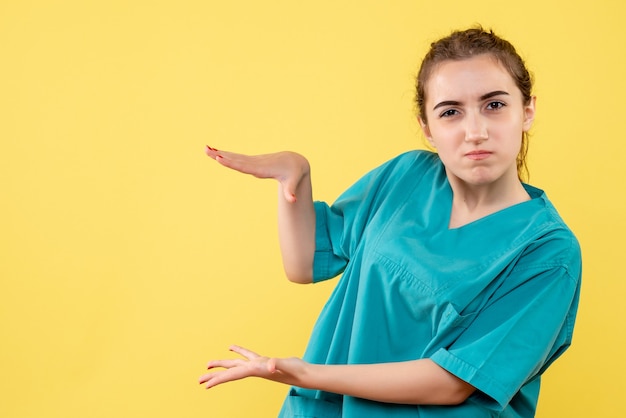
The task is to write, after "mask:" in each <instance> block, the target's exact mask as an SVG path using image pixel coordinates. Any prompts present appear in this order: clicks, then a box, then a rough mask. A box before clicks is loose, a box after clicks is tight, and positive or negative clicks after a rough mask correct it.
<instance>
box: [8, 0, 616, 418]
mask: <svg viewBox="0 0 626 418" xmlns="http://www.w3.org/2000/svg"><path fill="white" fill-rule="evenodd" d="M625 17H626V6H624V3H623V2H622V1H620V0H614V1H608V0H606V1H593V2H591V1H568V2H564V1H563V2H560V1H554V2H551V1H546V0H528V1H516V2H506V3H503V2H501V1H471V2H467V1H463V2H454V1H442V2H437V1H428V2H426V1H409V0H404V1H390V2H383V1H331V0H318V1H315V2H297V1H287V0H285V1H254V0H248V1H201V0H195V1H191V0H177V1H173V0H172V1H166V0H161V1H159V0H150V1H148V0H141V1H129V0H109V1H94V0H92V1H89V0H80V1H79V0H75V1H43V0H40V1H36V0H32V1H30V0H20V1H13V0H1V1H0V141H1V148H0V192H1V194H0V198H1V199H2V200H1V206H0V234H1V235H0V236H1V239H0V376H1V377H0V416H2V417H6V418H16V417H19V418H26V417H64V418H72V417H196V416H211V417H272V416H275V415H276V412H277V410H278V408H279V406H280V405H281V403H282V398H283V395H284V393H285V391H286V388H285V387H282V386H280V385H277V384H273V383H270V382H265V381H260V380H255V379H251V380H248V381H240V382H236V383H232V384H230V385H226V386H223V387H218V388H215V389H213V390H211V391H205V390H204V389H202V388H201V387H200V386H198V385H197V384H196V380H197V377H198V376H199V375H200V374H201V373H203V371H204V365H205V363H206V362H207V361H208V360H209V359H212V358H219V357H223V356H228V352H227V347H228V346H229V345H230V344H232V343H238V344H241V345H245V346H249V347H250V348H252V349H255V350H257V351H260V352H262V353H266V354H268V355H275V356H289V355H301V354H302V352H303V350H304V347H305V344H306V341H307V339H308V335H309V332H310V330H311V327H312V324H313V322H314V320H315V318H316V316H317V314H318V312H319V310H320V309H321V306H322V305H323V303H324V301H325V298H326V297H327V295H328V294H329V292H330V291H331V290H332V286H333V285H334V282H329V283H325V284H322V285H319V286H297V285H293V284H289V283H288V282H287V281H286V280H285V279H284V278H283V273H282V267H281V264H280V257H279V252H278V245H277V238H276V232H275V229H276V222H275V205H276V202H275V200H276V196H275V195H276V186H275V184H273V183H272V182H271V181H260V180H256V179H253V178H247V177H244V176H241V175H237V174H235V173H231V172H227V171H226V170H224V169H222V168H221V167H219V166H217V165H216V164H215V163H214V162H212V161H210V160H209V159H208V158H207V157H206V156H204V154H203V146H204V145H205V144H206V143H208V144H210V145H212V146H214V147H217V148H223V149H231V150H238V151H242V152H247V153H257V152H258V153H260V152H269V151H275V150H281V149H292V150H296V151H299V152H301V153H303V154H305V155H307V156H308V157H309V158H310V160H311V163H312V166H313V180H314V188H315V189H314V190H315V192H314V193H315V197H316V198H317V199H323V200H328V201H332V200H334V199H335V198H336V197H337V195H338V194H339V193H340V192H341V191H342V190H344V189H345V188H346V187H348V186H349V185H350V184H351V183H352V182H353V181H354V180H356V179H357V178H358V177H360V176H361V175H362V174H363V173H364V172H365V171H367V170H369V169H370V168H373V167H374V166H376V165H378V164H380V163H382V162H383V161H385V160H387V159H389V158H391V157H393V156H394V155H396V154H398V153H400V152H402V151H405V150H408V149H411V148H415V147H423V145H424V140H423V138H422V137H421V135H420V134H419V132H418V125H417V123H416V122H415V118H414V109H413V102H412V97H413V77H414V75H415V73H416V71H417V68H418V65H419V61H420V59H421V57H422V56H423V54H424V52H425V50H426V48H427V46H428V44H429V42H430V41H432V40H435V39H437V38H439V37H440V36H443V35H446V34H448V33H449V31H450V30H451V29H454V28H465V27H467V26H469V25H472V24H474V23H476V22H480V23H482V24H483V25H484V26H486V27H492V28H494V29H495V30H496V31H497V32H498V33H500V34H501V35H502V36H504V37H505V38H507V39H509V40H511V41H512V42H513V43H514V44H515V45H516V46H517V48H518V49H519V50H520V52H521V53H522V55H523V56H524V57H525V58H526V60H527V63H528V65H529V66H530V68H531V69H532V70H533V72H534V73H535V76H536V80H537V82H536V94H537V95H538V97H539V98H538V116H537V121H536V124H535V127H534V129H533V137H532V142H531V148H530V155H531V158H530V170H531V182H532V183H533V184H535V185H538V186H540V187H542V188H544V189H545V190H546V191H547V193H548V195H549V196H550V197H551V199H552V200H553V202H554V203H555V204H556V206H557V207H558V208H559V209H560V212H561V214H562V216H563V217H564V219H565V220H566V221H567V222H568V223H569V225H570V226H571V227H572V229H573V230H574V231H575V232H576V234H577V235H578V237H579V239H580V241H581V244H582V248H583V251H584V286H583V294H582V300H581V307H580V311H579V320H578V324H577V329H576V334H575V339H574V345H573V347H572V348H571V350H570V351H569V352H568V353H567V354H566V355H565V356H564V357H563V358H562V359H561V360H560V361H558V362H557V363H556V364H555V365H554V367H553V368H552V369H551V370H550V371H549V372H548V373H547V375H546V378H545V381H544V388H543V392H542V396H541V399H540V404H539V413H538V417H540V418H541V417H543V418H547V417H551V418H552V417H578V416H580V417H624V416H626V404H624V402H623V395H624V393H625V388H624V384H623V376H624V375H625V374H626V362H625V360H624V354H623V351H624V350H623V349H624V346H625V345H626V338H625V332H624V318H625V317H626V304H625V303H624V299H625V298H626V288H625V285H624V280H623V279H624V274H623V272H622V269H621V268H620V267H619V266H620V265H621V261H623V259H624V255H623V252H624V249H625V248H624V244H623V237H624V236H626V222H625V221H624V214H625V213H626V198H625V187H624V183H625V182H624V158H625V155H626V140H625V139H624V132H623V130H624V129H623V126H624V120H625V114H624V113H623V112H624V109H625V105H624V103H625V101H626V77H625V76H624V75H625V74H626V54H625V53H624V43H625V41H626V25H624V18H625Z"/></svg>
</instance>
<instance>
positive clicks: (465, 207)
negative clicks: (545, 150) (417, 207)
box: [449, 176, 530, 228]
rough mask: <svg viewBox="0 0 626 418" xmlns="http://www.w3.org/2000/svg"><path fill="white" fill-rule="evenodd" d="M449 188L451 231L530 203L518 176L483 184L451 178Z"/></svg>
mask: <svg viewBox="0 0 626 418" xmlns="http://www.w3.org/2000/svg"><path fill="white" fill-rule="evenodd" d="M450 186H451V187H452V193H453V198H452V211H451V216H450V225H449V227H450V228H458V227H461V226H463V225H466V224H468V223H470V222H473V221H476V220H478V219H480V218H483V217H485V216H488V215H490V214H492V213H495V212H498V211H500V210H503V209H506V208H508V207H509V206H513V205H516V204H518V203H522V202H525V201H527V200H530V196H529V195H528V193H527V192H526V189H524V186H523V185H522V183H521V182H520V181H519V179H518V178H517V176H516V177H515V178H514V179H509V180H507V179H504V178H502V179H500V180H499V181H496V182H493V183H489V184H484V185H470V184H467V183H464V182H463V181H461V180H459V179H450Z"/></svg>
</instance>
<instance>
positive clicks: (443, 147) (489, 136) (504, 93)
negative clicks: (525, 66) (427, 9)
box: [420, 55, 535, 186]
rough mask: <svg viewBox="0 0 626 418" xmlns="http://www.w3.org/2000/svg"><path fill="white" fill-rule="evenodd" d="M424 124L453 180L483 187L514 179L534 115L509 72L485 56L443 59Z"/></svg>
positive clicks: (429, 92) (429, 95)
mask: <svg viewBox="0 0 626 418" xmlns="http://www.w3.org/2000/svg"><path fill="white" fill-rule="evenodd" d="M425 96H426V102H425V108H426V118H427V120H428V124H426V123H425V122H424V121H423V120H420V124H421V126H422V129H423V131H424V134H425V135H426V138H427V139H428V141H429V142H430V143H431V144H432V146H433V147H435V149H436V150H437V152H438V153H439V156H440V158H441V160H442V161H443V163H444V165H445V167H446V172H447V173H448V177H449V178H450V180H451V181H457V180H460V181H461V182H463V183H465V184H467V185H472V186H473V185H475V186H480V185H487V184H492V183H494V182H498V181H511V180H513V181H518V180H517V165H516V158H517V154H518V153H519V150H520V146H521V141H522V132H525V131H528V130H529V129H530V127H531V125H532V121H533V118H534V115H535V98H534V97H533V99H532V100H531V102H530V103H529V104H527V105H525V104H524V103H523V99H522V94H521V92H520V90H519V88H518V87H517V86H516V84H515V82H514V80H513V78H512V77H511V75H510V74H509V73H508V71H507V70H506V69H505V68H504V67H503V66H502V65H501V64H500V63H498V62H497V61H496V60H495V59H494V58H493V57H491V56H489V55H479V56H476V57H473V58H470V59H466V60H461V61H444V62H443V63H441V64H439V66H438V67H436V68H435V70H434V71H433V73H432V74H431V76H430V79H429V80H428V81H427V84H426V89H425Z"/></svg>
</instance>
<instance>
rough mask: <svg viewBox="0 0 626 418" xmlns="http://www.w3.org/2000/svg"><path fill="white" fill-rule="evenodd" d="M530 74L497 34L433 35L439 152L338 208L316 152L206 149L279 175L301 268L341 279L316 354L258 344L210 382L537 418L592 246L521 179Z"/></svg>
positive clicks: (313, 402)
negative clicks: (318, 185)
mask: <svg viewBox="0 0 626 418" xmlns="http://www.w3.org/2000/svg"><path fill="white" fill-rule="evenodd" d="M531 87H532V83H531V78H530V75H529V72H528V70H527V69H526V67H525V65H524V63H523V61H522V59H521V58H520V57H519V55H518V54H517V53H516V51H515V49H514V48H513V46H512V45H511V44H509V43H508V42H507V41H505V40H503V39H501V38H499V37H497V36H496V35H494V34H493V32H488V31H484V30H483V29H482V28H477V29H469V30H466V31H458V32H454V33H452V34H451V35H450V36H448V37H446V38H443V39H441V40H439V41H437V42H435V43H433V44H432V45H431V49H430V51H429V52H428V54H427V55H426V57H425V58H424V61H423V62H422V66H421V68H420V72H419V75H418V79H417V104H418V111H419V122H420V125H421V128H422V130H423V132H424V135H425V137H426V138H427V140H428V141H429V142H430V144H431V145H432V146H433V147H434V149H435V150H436V153H435V152H427V151H411V152H407V153H405V154H402V155H400V156H398V157H396V158H394V159H393V160H391V161H389V162H387V163H385V164H384V165H382V166H381V167H378V168H376V169H375V170H373V171H371V172H370V173H368V174H367V175H365V176H364V177H363V178H362V179H360V180H359V181H358V182H357V183H356V184H354V185H353V186H352V187H351V188H349V189H348V190H347V191H346V192H345V193H344V194H342V196H340V198H339V199H338V200H337V202H335V203H334V204H333V205H332V206H331V207H329V206H328V205H326V204H325V203H323V202H313V200H312V197H311V196H312V193H311V181H310V175H309V173H310V169H309V164H308V162H307V160H306V159H305V158H304V157H302V156H301V155H298V154H296V153H292V152H281V153H276V154H268V155H261V156H245V155H241V154H235V153H230V152H223V151H218V150H216V149H214V148H211V147H207V150H206V152H207V154H208V155H209V156H210V157H212V158H214V159H215V160H216V161H217V162H219V163H220V164H222V165H224V166H226V167H228V168H231V169H234V170H237V171H240V172H243V173H247V174H251V175H254V176H256V177H260V178H274V179H276V180H278V183H279V188H280V194H279V237H280V244H281V252H282V256H283V262H284V267H285V272H286V274H287V277H288V278H289V279H290V280H292V281H294V282H298V283H310V282H316V281H320V280H325V279H328V278H332V277H335V276H337V275H338V274H340V273H343V274H342V277H341V279H340V280H339V282H338V284H337V287H336V288H335V290H334V292H333V294H332V295H331V297H330V299H329V301H328V303H327V304H326V306H325V307H324V309H323V311H322V313H321V315H320V317H319V319H318V322H317V323H316V326H315V328H314V330H313V334H312V336H311V340H310V343H309V347H308V349H307V351H306V353H305V355H304V357H303V359H302V360H301V359H298V358H268V357H264V356H260V355H257V354H255V353H253V352H251V351H249V350H247V349H244V348H241V347H237V346H233V347H231V350H232V351H234V352H236V353H238V354H240V355H242V356H243V358H242V359H235V360H217V361H212V362H210V363H209V366H208V368H209V369H215V368H218V371H212V372H210V373H208V374H205V375H204V376H202V377H201V378H200V383H204V384H206V386H207V388H210V387H213V386H215V385H218V384H221V383H224V382H229V381H233V380H237V379H241V378H245V377H250V376H256V377H262V378H265V379H269V380H273V381H277V382H280V383H285V384H289V385H292V388H291V390H290V393H289V396H288V397H287V399H286V401H285V403H284V405H283V408H282V411H281V415H280V416H283V417H293V416H298V417H352V418H362V417H367V418H373V417H389V416H394V417H457V418H458V417H461V418H471V417H532V416H534V414H535V409H536V404H537V398H538V394H539V385H540V377H541V374H542V373H543V372H544V371H545V370H546V368H547V367H548V366H549V365H550V364H551V363H552V362H553V361H554V360H555V359H556V358H557V357H558V356H560V355H561V354H562V353H563V352H564V351H565V349H566V348H567V347H568V346H569V344H570V342H571V337H572V331H573V326H574V320H575V316H576V309H577V305H578V295H579V289H580V276H581V255H580V248H579V245H578V242H577V240H576V238H575V237H574V235H573V234H572V232H571V231H570V230H569V229H568V228H567V226H566V225H565V223H564V222H563V221H562V220H561V218H560V217H559V215H558V214H557V212H556V210H555V209H554V207H553V206H552V204H551V203H550V201H549V200H548V199H547V197H546V195H545V194H544V192H543V191H541V190H539V189H537V188H534V187H532V186H530V185H527V184H524V183H522V182H521V180H520V179H521V178H522V176H523V174H524V171H525V160H524V158H525V154H526V149H527V136H526V133H527V132H528V130H529V129H530V127H531V125H532V122H533V119H534V116H535V97H533V96H532V95H531Z"/></svg>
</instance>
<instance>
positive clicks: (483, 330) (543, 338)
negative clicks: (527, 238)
mask: <svg viewBox="0 0 626 418" xmlns="http://www.w3.org/2000/svg"><path fill="white" fill-rule="evenodd" d="M559 245H560V248H561V251H560V253H561V254H560V255H558V256H557V255H556V254H555V252H554V251H553V250H554V248H555V247H559ZM551 247H552V248H551ZM566 248H567V247H566ZM562 249H563V241H561V240H557V241H556V242H552V243H551V244H547V245H539V246H538V248H537V249H535V250H533V251H532V253H534V254H531V255H530V256H529V258H534V260H533V262H532V263H522V264H520V265H519V266H517V267H515V268H514V269H513V270H512V272H511V273H510V276H509V277H507V279H506V281H505V284H504V285H503V286H502V288H501V289H500V290H499V291H498V292H497V294H496V295H494V297H493V300H492V301H491V302H490V303H489V304H488V305H487V306H486V307H485V308H484V309H483V310H482V311H481V312H480V313H478V315H477V316H476V318H475V320H474V321H473V322H472V323H471V324H470V325H469V326H468V328H467V329H466V330H465V331H464V332H463V334H461V336H460V337H459V338H458V339H457V340H456V341H455V342H454V343H453V344H452V345H451V346H450V347H447V348H442V349H439V350H438V351H437V352H435V353H434V355H433V356H432V357H431V359H432V360H433V361H434V362H435V363H437V364H439V365H440V366H441V367H443V368H444V369H446V370H448V371H449V372H451V373H452V374H454V375H456V376H457V377H459V378H461V379H463V380H464V381H466V382H468V383H470V384H471V385H473V386H474V387H476V389H477V390H478V391H477V392H476V393H475V394H474V395H473V400H474V401H476V402H479V403H483V404H485V405H486V406H487V407H489V408H492V409H496V410H502V409H503V408H504V407H506V405H507V404H508V403H509V402H510V400H511V399H512V398H513V396H515V394H516V393H517V392H518V391H519V390H520V388H521V387H522V386H523V385H524V384H525V383H526V382H528V381H530V380H531V379H533V378H534V377H535V376H537V375H539V374H541V373H543V371H544V370H545V369H546V368H547V367H548V366H549V365H550V364H551V363H552V362H553V361H554V360H555V359H556V358H557V357H559V356H560V355H561V354H562V353H563V352H564V351H565V350H566V349H567V348H568V347H569V345H570V343H571V340H572V333H573V328H574V320H575V317H576V310H577V307H578V298H579V293H580V249H579V247H578V244H577V242H576V241H575V239H573V238H572V240H571V245H570V248H569V249H568V251H566V252H567V254H566V255H565V256H563V253H564V251H563V250H562ZM536 257H539V258H540V259H539V260H538V259H537V258H536ZM541 260H543V261H541Z"/></svg>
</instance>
